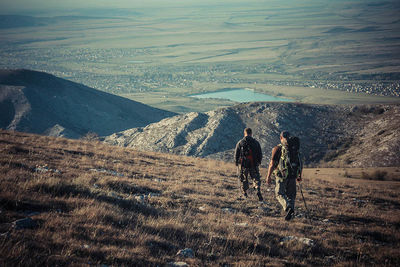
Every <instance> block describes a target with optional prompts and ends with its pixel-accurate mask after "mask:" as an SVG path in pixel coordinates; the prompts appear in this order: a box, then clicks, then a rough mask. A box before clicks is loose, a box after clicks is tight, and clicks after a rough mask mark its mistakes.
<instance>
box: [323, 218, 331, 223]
mask: <svg viewBox="0 0 400 267" xmlns="http://www.w3.org/2000/svg"><path fill="white" fill-rule="evenodd" d="M322 222H324V223H330V222H331V220H329V219H324V220H322Z"/></svg>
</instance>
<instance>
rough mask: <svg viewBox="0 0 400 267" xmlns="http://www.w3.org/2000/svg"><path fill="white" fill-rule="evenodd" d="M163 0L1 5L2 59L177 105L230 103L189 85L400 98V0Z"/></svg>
mask: <svg viewBox="0 0 400 267" xmlns="http://www.w3.org/2000/svg"><path fill="white" fill-rule="evenodd" d="M227 2H229V3H228V4H227ZM168 3H170V4H169V5H167V4H164V5H163V6H159V7H150V6H147V7H146V6H145V5H144V6H143V5H142V6H141V7H137V8H133V7H132V8H131V9H107V10H106V9H100V8H99V9H95V10H88V9H87V10H84V9H82V10H64V11H63V12H59V13H54V11H41V12H38V11H37V12H36V13H34V14H32V13H29V14H26V15H29V16H24V17H18V16H11V18H10V17H7V16H5V15H2V16H0V36H1V37H0V57H1V59H2V60H1V62H0V68H28V69H34V70H40V71H46V72H50V73H52V74H55V75H57V76H59V77H62V78H67V79H70V80H73V81H76V82H79V83H83V84H85V85H88V86H91V87H94V88H97V89H100V90H103V91H107V92H111V93H115V94H118V95H122V96H126V97H129V98H132V99H134V100H137V101H141V102H144V103H147V104H150V105H153V106H156V107H159V108H165V109H168V110H171V111H175V112H188V111H206V110H210V109H214V108H216V107H220V106H227V105H232V104H233V102H230V101H225V100H216V99H214V100H195V101H194V100H193V99H192V98H189V97H188V96H189V95H191V94H199V93H205V92H214V91H219V90H222V89H227V88H228V89H229V88H251V89H254V90H255V91H258V92H264V93H267V94H270V95H273V96H278V97H284V98H291V99H293V100H295V101H300V102H312V103H371V102H374V103H375V102H399V101H400V100H399V96H400V87H399V84H400V83H399V81H400V73H399V72H400V67H399V66H400V64H399V63H400V53H398V51H400V32H399V28H400V21H399V20H398V14H399V9H400V4H398V3H397V2H396V1H386V2H380V1H353V2H347V1H346V2H345V1H301V3H299V2H298V1H285V2H280V1H249V2H247V1H246V3H241V2H238V1H225V2H223V3H220V4H218V3H213V4H210V3H208V2H205V3H203V4H201V3H197V4H194V3H192V2H190V3H189V4H182V3H180V4H176V3H175V4H171V2H168ZM7 18H8V19H7ZM16 22H19V23H16ZM24 22H25V23H24Z"/></svg>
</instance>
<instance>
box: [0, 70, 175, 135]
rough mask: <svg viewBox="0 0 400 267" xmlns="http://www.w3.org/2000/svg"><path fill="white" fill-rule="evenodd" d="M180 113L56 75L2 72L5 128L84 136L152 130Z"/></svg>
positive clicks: (0, 106)
mask: <svg viewBox="0 0 400 267" xmlns="http://www.w3.org/2000/svg"><path fill="white" fill-rule="evenodd" d="M173 115H176V114H175V113H172V112H168V111H164V110H160V109H156V108H152V107H150V106H147V105H144V104H142V103H139V102H135V101H132V100H129V99H126V98H123V97H119V96H116V95H112V94H108V93H105V92H101V91H98V90H95V89H93V88H89V87H86V86H84V85H82V84H77V83H74V82H70V81H67V80H64V79H60V78H57V77H55V76H53V75H50V74H47V73H43V72H36V71H30V70H0V128H2V129H7V130H15V131H21V132H30V133H38V134H45V135H51V136H65V137H70V138H78V137H80V136H82V135H85V134H87V133H88V132H92V133H96V134H98V135H110V134H112V133H115V132H118V131H123V130H126V129H131V128H134V127H142V126H146V125H148V124H150V123H154V122H157V121H160V120H161V119H164V118H166V117H170V116H173Z"/></svg>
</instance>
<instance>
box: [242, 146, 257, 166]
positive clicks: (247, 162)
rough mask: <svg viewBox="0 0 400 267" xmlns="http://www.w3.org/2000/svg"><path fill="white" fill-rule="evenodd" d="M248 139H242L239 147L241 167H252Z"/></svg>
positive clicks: (252, 158)
mask: <svg viewBox="0 0 400 267" xmlns="http://www.w3.org/2000/svg"><path fill="white" fill-rule="evenodd" d="M253 153H254V152H253V149H252V146H251V144H250V141H249V140H247V139H244V140H243V142H242V144H241V147H240V163H241V166H242V167H243V168H252V167H254V165H255V164H254V154H253Z"/></svg>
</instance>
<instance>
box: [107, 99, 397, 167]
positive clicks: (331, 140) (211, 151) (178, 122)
mask: <svg viewBox="0 0 400 267" xmlns="http://www.w3.org/2000/svg"><path fill="white" fill-rule="evenodd" d="M245 127H251V128H253V131H254V136H255V138H256V139H258V140H259V141H260V144H261V146H262V150H263V153H264V163H263V164H264V165H263V166H266V165H267V162H268V161H269V158H270V153H271V150H272V148H273V147H274V146H275V145H277V144H278V143H279V133H280V132H281V131H282V130H288V131H289V132H291V133H292V134H293V135H296V136H298V137H300V139H301V147H302V154H303V157H304V159H305V161H306V163H307V164H309V165H313V164H318V165H325V166H332V167H333V166H336V167H338V166H339V167H340V166H352V167H368V166H369V167H376V166H400V155H399V151H400V105H310V104H299V103H265V102H264V103H263V102H257V103H248V104H240V105H236V106H233V107H228V108H223V109H219V110H215V111H211V112H207V113H189V114H184V115H177V116H175V117H171V118H166V119H164V120H162V121H160V122H158V123H153V124H150V125H148V126H146V127H139V128H134V129H130V130H126V131H123V132H120V133H115V134H113V135H111V136H108V137H106V138H105V142H107V143H109V144H113V145H119V146H127V147H132V148H135V149H139V150H144V151H160V152H167V153H175V154H181V155H188V156H195V157H209V158H213V159H222V160H225V161H232V160H233V150H234V147H235V145H236V143H237V141H238V140H240V139H241V138H242V137H243V129H244V128H245Z"/></svg>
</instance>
